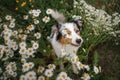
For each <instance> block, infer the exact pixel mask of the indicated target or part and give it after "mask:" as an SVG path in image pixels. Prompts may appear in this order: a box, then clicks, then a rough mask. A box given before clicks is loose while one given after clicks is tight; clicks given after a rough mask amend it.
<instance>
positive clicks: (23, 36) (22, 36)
mask: <svg viewBox="0 0 120 80" xmlns="http://www.w3.org/2000/svg"><path fill="white" fill-rule="evenodd" d="M18 37H19V38H20V39H22V40H26V39H27V35H25V34H19V35H18Z"/></svg>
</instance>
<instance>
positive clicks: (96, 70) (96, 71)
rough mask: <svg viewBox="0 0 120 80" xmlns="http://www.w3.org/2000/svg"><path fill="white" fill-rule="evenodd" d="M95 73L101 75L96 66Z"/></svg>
mask: <svg viewBox="0 0 120 80" xmlns="http://www.w3.org/2000/svg"><path fill="white" fill-rule="evenodd" d="M94 72H95V73H96V74H98V73H99V69H98V68H97V67H96V66H94Z"/></svg>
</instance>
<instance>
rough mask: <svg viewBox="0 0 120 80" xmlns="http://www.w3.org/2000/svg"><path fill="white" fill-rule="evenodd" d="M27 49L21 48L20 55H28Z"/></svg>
mask: <svg viewBox="0 0 120 80" xmlns="http://www.w3.org/2000/svg"><path fill="white" fill-rule="evenodd" d="M26 51H27V50H26V48H20V50H19V53H20V54H26Z"/></svg>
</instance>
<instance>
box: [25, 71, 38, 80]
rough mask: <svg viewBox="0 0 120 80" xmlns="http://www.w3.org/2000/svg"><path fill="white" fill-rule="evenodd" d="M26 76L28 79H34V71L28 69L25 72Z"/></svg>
mask: <svg viewBox="0 0 120 80" xmlns="http://www.w3.org/2000/svg"><path fill="white" fill-rule="evenodd" d="M26 76H27V78H28V79H33V80H34V79H35V77H36V73H35V72H34V71H29V72H27V73H26Z"/></svg>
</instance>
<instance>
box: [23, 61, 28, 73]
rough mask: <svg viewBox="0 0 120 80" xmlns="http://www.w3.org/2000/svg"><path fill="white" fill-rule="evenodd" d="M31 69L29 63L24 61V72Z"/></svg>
mask: <svg viewBox="0 0 120 80" xmlns="http://www.w3.org/2000/svg"><path fill="white" fill-rule="evenodd" d="M28 70H29V64H28V63H24V64H23V65H22V71H23V72H26V71H28Z"/></svg>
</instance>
